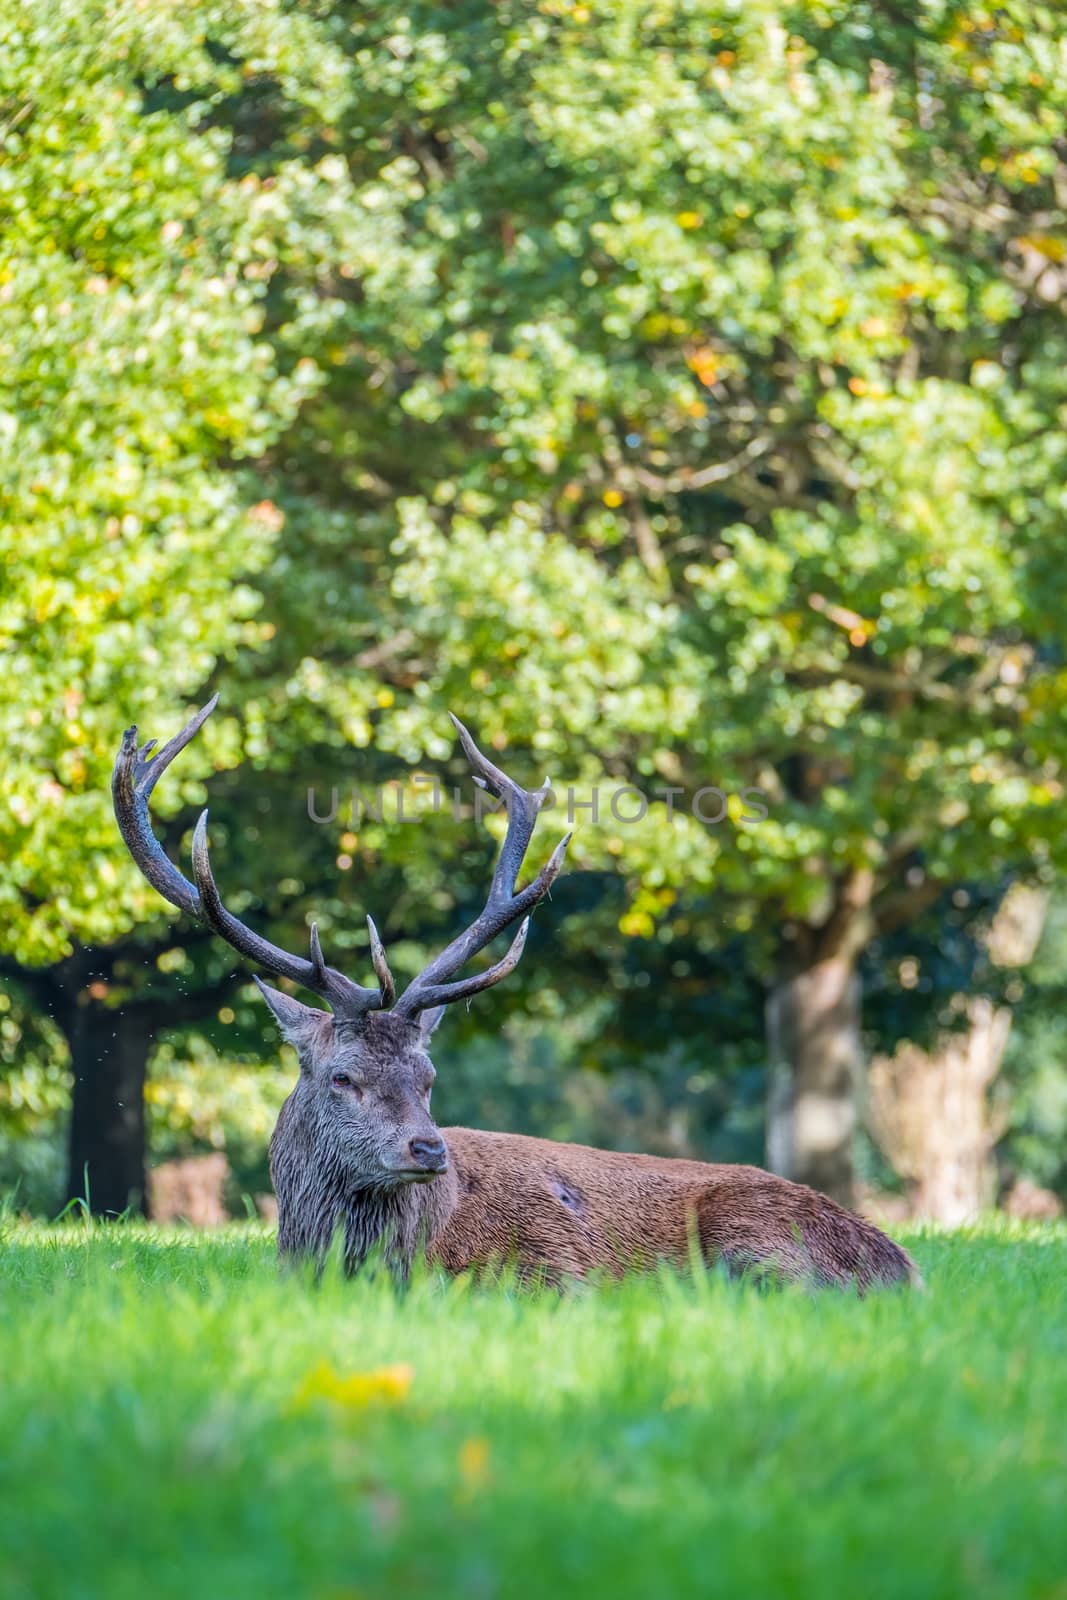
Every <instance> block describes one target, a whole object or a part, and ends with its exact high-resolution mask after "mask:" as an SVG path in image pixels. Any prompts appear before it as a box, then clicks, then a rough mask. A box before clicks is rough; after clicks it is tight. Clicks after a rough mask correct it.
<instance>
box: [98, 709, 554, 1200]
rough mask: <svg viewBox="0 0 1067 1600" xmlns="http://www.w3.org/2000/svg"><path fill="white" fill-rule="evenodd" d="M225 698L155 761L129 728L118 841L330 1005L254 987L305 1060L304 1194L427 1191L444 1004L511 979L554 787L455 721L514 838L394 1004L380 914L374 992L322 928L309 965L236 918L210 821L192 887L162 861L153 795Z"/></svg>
mask: <svg viewBox="0 0 1067 1600" xmlns="http://www.w3.org/2000/svg"><path fill="white" fill-rule="evenodd" d="M217 699H218V697H217V696H215V697H213V698H212V699H211V700H210V701H209V702H208V703H207V705H206V706H204V707H203V708H202V710H200V711H198V712H197V713H196V715H195V716H194V717H192V718H191V720H190V721H189V722H188V723H187V724H186V726H185V727H184V728H183V729H182V731H181V732H180V733H178V734H176V735H175V737H174V738H173V739H171V740H170V741H169V743H167V744H165V745H164V746H163V748H162V749H161V750H159V751H158V752H157V753H156V754H154V755H153V753H152V752H153V750H154V749H155V744H156V741H155V740H150V741H149V742H148V743H147V744H146V745H144V746H142V747H140V748H138V744H137V729H136V728H135V727H133V728H129V729H127V731H126V733H125V734H124V736H123V740H122V748H121V750H120V752H119V756H118V759H117V761H116V763H115V770H114V775H113V778H112V794H113V797H114V802H115V815H116V817H117V819H118V824H119V828H120V830H121V832H122V837H123V839H124V840H125V842H126V846H127V848H128V849H129V851H130V854H131V855H132V856H133V859H134V861H136V863H137V865H138V867H139V868H140V869H141V872H142V873H143V874H144V876H145V877H146V878H147V880H148V882H149V883H150V884H151V885H152V886H153V888H155V889H157V890H158V891H159V893H160V894H161V895H163V896H164V898H165V899H167V900H169V901H170V903H171V904H172V905H174V906H177V907H178V908H179V909H180V910H182V911H185V912H187V913H188V914H189V915H190V916H193V917H196V918H198V919H199V920H200V921H203V922H206V923H207V924H208V925H209V926H210V927H211V928H213V929H214V930H215V932H216V933H217V934H219V935H220V937H221V938H223V939H225V940H226V942H227V943H228V944H230V945H232V947H233V948H234V949H235V950H236V951H238V953H239V954H240V955H242V956H246V957H247V958H248V959H249V960H251V961H254V962H256V963H257V964H258V965H260V966H262V967H265V968H266V969H267V970H268V971H269V972H271V973H274V974H276V975H278V976H280V977H283V978H287V979H290V980H291V981H292V982H294V983H297V984H299V985H301V986H302V987H303V988H305V989H308V990H310V991H311V992H312V993H314V994H316V995H318V996H319V997H320V998H321V999H323V1000H325V1001H326V1002H327V1004H328V1005H329V1007H330V1009H329V1010H328V1011H323V1010H319V1009H317V1008H315V1007H312V1006H307V1005H304V1004H302V1003H301V1002H300V1001H299V1000H297V999H295V998H294V997H293V996H292V995H290V994H287V993H284V992H283V991H282V990H279V989H276V988H272V987H271V986H270V985H269V984H266V983H264V982H262V980H261V979H259V978H258V977H257V978H256V980H255V981H256V983H257V984H258V985H259V988H260V992H261V993H262V995H263V997H264V999H265V1000H266V1002H267V1004H268V1006H269V1007H270V1009H271V1011H272V1013H273V1015H274V1017H275V1020H276V1021H277V1023H278V1026H279V1027H280V1029H281V1032H282V1035H283V1037H284V1038H285V1039H287V1040H288V1041H289V1042H290V1043H291V1044H292V1045H293V1046H294V1047H295V1049H296V1052H297V1056H298V1057H299V1061H300V1078H299V1081H298V1083H297V1086H296V1088H295V1089H294V1091H293V1094H292V1095H291V1096H290V1099H289V1102H287V1106H286V1110H285V1112H284V1113H283V1117H284V1118H286V1121H287V1125H288V1126H289V1127H290V1129H291V1132H292V1137H291V1138H290V1139H289V1140H288V1142H287V1147H286V1151H285V1159H286V1161H287V1162H289V1161H292V1162H293V1163H295V1165H294V1174H295V1176H294V1178H293V1182H294V1184H296V1185H297V1186H298V1187H300V1188H302V1189H304V1190H305V1191H307V1190H308V1189H309V1188H315V1189H316V1190H317V1191H318V1192H325V1191H326V1190H327V1189H328V1190H329V1192H330V1193H331V1194H340V1193H343V1192H353V1191H358V1190H392V1189H396V1188H399V1187H400V1186H403V1185H407V1184H411V1183H424V1182H427V1181H430V1180H432V1179H433V1178H435V1177H437V1176H438V1175H439V1174H440V1173H442V1172H444V1171H445V1170H446V1169H447V1166H448V1152H447V1149H446V1146H445V1142H444V1140H443V1139H442V1138H441V1135H440V1133H439V1132H438V1130H437V1125H436V1124H435V1122H434V1120H433V1117H432V1115H431V1113H430V1091H431V1088H432V1085H433V1080H434V1068H433V1065H432V1063H431V1061H430V1058H429V1055H428V1053H427V1045H428V1041H429V1038H430V1035H431V1033H432V1032H433V1030H434V1028H435V1027H436V1025H437V1023H438V1022H439V1020H440V1018H441V1016H442V1014H443V1012H444V1009H445V1007H446V1006H448V1005H450V1004H452V1002H453V1001H455V1000H465V999H468V998H469V997H470V996H472V995H475V994H478V993H479V992H480V991H481V990H482V989H488V988H489V987H490V986H491V985H492V984H494V983H498V982H499V981H500V979H501V978H504V977H506V976H507V974H508V973H509V972H511V971H513V969H514V968H515V966H516V965H517V963H518V960H519V957H520V956H521V955H522V951H523V946H524V944H525V942H526V932H527V929H528V927H529V918H530V913H531V912H532V911H533V909H534V907H535V906H536V905H538V903H539V902H540V901H541V900H543V899H544V897H545V895H546V894H547V893H548V891H549V889H550V888H551V886H552V884H553V882H554V881H555V879H556V877H557V876H558V875H559V872H560V870H561V868H562V866H563V858H564V854H565V851H566V848H567V844H568V842H569V839H570V835H569V834H568V835H566V837H565V838H563V839H562V840H561V841H560V843H559V844H558V845H557V846H556V848H555V850H554V851H553V853H552V855H551V857H550V858H549V860H548V861H547V863H546V864H545V866H544V867H542V869H541V871H540V872H539V873H538V875H537V877H536V878H534V879H533V881H532V882H531V883H529V884H528V885H527V886H526V887H525V888H524V889H521V890H516V880H517V878H518V875H519V872H520V870H521V868H522V863H523V860H524V858H525V855H526V851H527V848H528V847H529V844H530V840H531V838H532V836H533V831H534V827H535V825H536V822H537V814H538V812H539V811H540V809H541V807H542V806H543V805H544V803H545V800H546V799H547V797H548V794H549V784H548V781H547V780H546V781H545V783H544V784H543V786H542V787H541V788H540V789H535V790H526V789H522V788H520V787H519V785H518V784H516V783H514V782H513V781H512V780H511V779H510V778H509V777H508V776H507V775H506V774H505V773H503V772H501V771H500V769H499V768H498V767H496V766H494V765H493V763H492V762H491V761H488V760H487V759H486V757H485V756H484V755H483V754H482V753H481V751H480V750H479V749H478V746H477V745H476V744H475V742H474V740H473V739H472V738H471V735H470V734H469V733H468V732H467V729H466V728H465V727H464V726H463V724H462V723H461V722H459V720H458V719H457V718H456V717H453V718H452V721H453V723H454V724H455V727H456V730H457V732H458V734H459V738H460V742H461V744H462V746H463V750H464V752H465V754H466V756H467V759H468V761H469V762H470V764H471V767H472V769H473V772H474V779H475V782H476V783H478V784H480V785H481V786H482V787H483V788H484V789H486V790H488V791H489V792H490V793H491V794H493V795H495V796H496V797H497V799H499V800H502V801H503V802H504V805H505V807H506V809H507V831H506V834H505V838H504V843H503V846H502V848H501V851H500V856H499V859H498V861H497V864H496V869H495V871H494V873H493V880H492V884H491V885H490V889H489V895H488V898H487V900H486V903H485V906H484V908H483V909H482V911H481V912H480V913H479V914H478V916H477V917H476V918H475V920H474V921H473V922H472V923H471V924H470V926H469V927H468V928H466V929H464V931H463V932H462V933H460V934H459V935H457V937H456V938H455V939H453V940H452V942H451V943H450V944H449V945H447V946H446V947H445V949H444V950H442V951H441V953H440V954H439V955H437V956H435V957H434V958H433V960H432V961H430V962H429V963H428V965H427V966H425V967H424V968H423V970H422V971H421V972H420V973H419V974H418V976H417V977H415V978H413V979H412V981H411V982H410V983H409V984H408V986H407V988H406V989H405V990H404V991H403V993H402V994H401V995H400V996H399V998H398V997H397V994H396V987H395V985H394V982H393V977H392V974H391V972H390V971H389V964H388V961H387V959H386V954H385V950H384V948H383V945H382V941H381V939H380V938H379V936H378V930H377V928H376V927H375V925H374V922H373V921H372V919H371V918H370V917H368V918H367V930H368V933H369V936H370V961H371V965H372V966H373V969H374V973H375V977H376V979H377V985H376V987H374V988H363V987H362V986H361V985H359V984H357V983H354V982H352V980H351V979H349V978H347V977H346V976H345V975H344V974H343V973H341V972H338V971H336V970H335V969H334V968H333V967H328V966H327V965H326V963H325V960H324V958H323V954H322V948H321V945H320V943H319V936H318V929H317V927H316V926H315V924H312V926H311V953H310V957H302V956H295V955H290V954H289V953H288V952H286V951H285V950H282V949H280V948H279V947H278V946H277V945H274V944H271V943H270V942H269V940H267V939H264V938H262V937H261V936H260V935H259V934H257V933H254V932H253V931H252V930H251V929H250V928H248V927H246V926H245V924H244V923H243V922H240V921H239V920H238V919H237V918H236V917H235V916H233V915H232V913H231V912H229V911H227V909H226V907H225V906H224V905H223V903H222V899H221V897H220V895H219V891H218V888H217V886H216V883H215V879H214V876H213V874H212V870H211V862H210V858H209V855H208V841H207V816H208V814H207V812H206V811H205V812H203V813H202V815H201V817H200V820H199V821H198V823H197V825H196V829H195V831H194V834H193V847H192V863H193V879H194V880H195V881H193V882H190V880H189V879H188V878H186V877H184V875H183V874H182V873H181V872H179V871H178V869H177V867H175V866H174V865H173V863H172V862H171V861H170V860H169V859H168V857H167V856H166V854H165V853H164V851H163V849H162V847H161V845H160V844H159V842H158V840H157V839H156V838H155V835H154V833H153V831H152V825H151V820H150V816H149V810H148V803H149V800H150V798H151V794H152V790H153V789H154V787H155V785H156V783H157V781H158V780H159V778H160V776H161V775H162V774H163V773H164V772H165V771H166V769H167V767H168V766H169V765H170V763H171V762H172V761H173V760H174V758H175V756H176V755H178V754H179V752H180V751H181V750H183V749H184V748H185V746H186V745H187V744H188V743H189V742H190V740H191V739H192V738H194V736H195V735H196V734H197V733H198V732H199V730H200V728H201V727H202V726H203V724H204V722H205V721H206V720H207V718H208V717H209V716H210V715H211V712H212V711H213V710H214V709H215V705H216V702H217ZM520 919H521V920H520ZM515 922H519V929H518V932H517V934H516V935H515V938H514V939H513V940H512V943H511V947H510V948H509V950H508V951H507V953H506V954H505V955H504V956H503V957H502V958H501V959H500V960H499V961H497V962H496V963H495V964H494V965H492V966H490V967H487V968H485V969H484V970H482V971H480V972H475V973H472V974H471V975H469V976H468V977H465V978H464V977H457V976H456V975H457V974H458V973H459V972H460V970H461V968H463V967H464V966H466V964H467V963H468V962H469V961H470V960H471V959H472V957H474V956H476V955H477V954H478V953H479V952H480V951H482V950H484V949H485V947H486V946H487V945H488V944H490V943H491V941H492V940H493V939H495V938H496V937H497V935H498V934H500V933H502V932H503V931H504V930H505V929H506V928H508V927H510V926H511V925H512V924H513V923H515ZM280 1126H281V1124H279V1127H280ZM281 1200H282V1195H281V1192H280V1191H279V1201H281Z"/></svg>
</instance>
